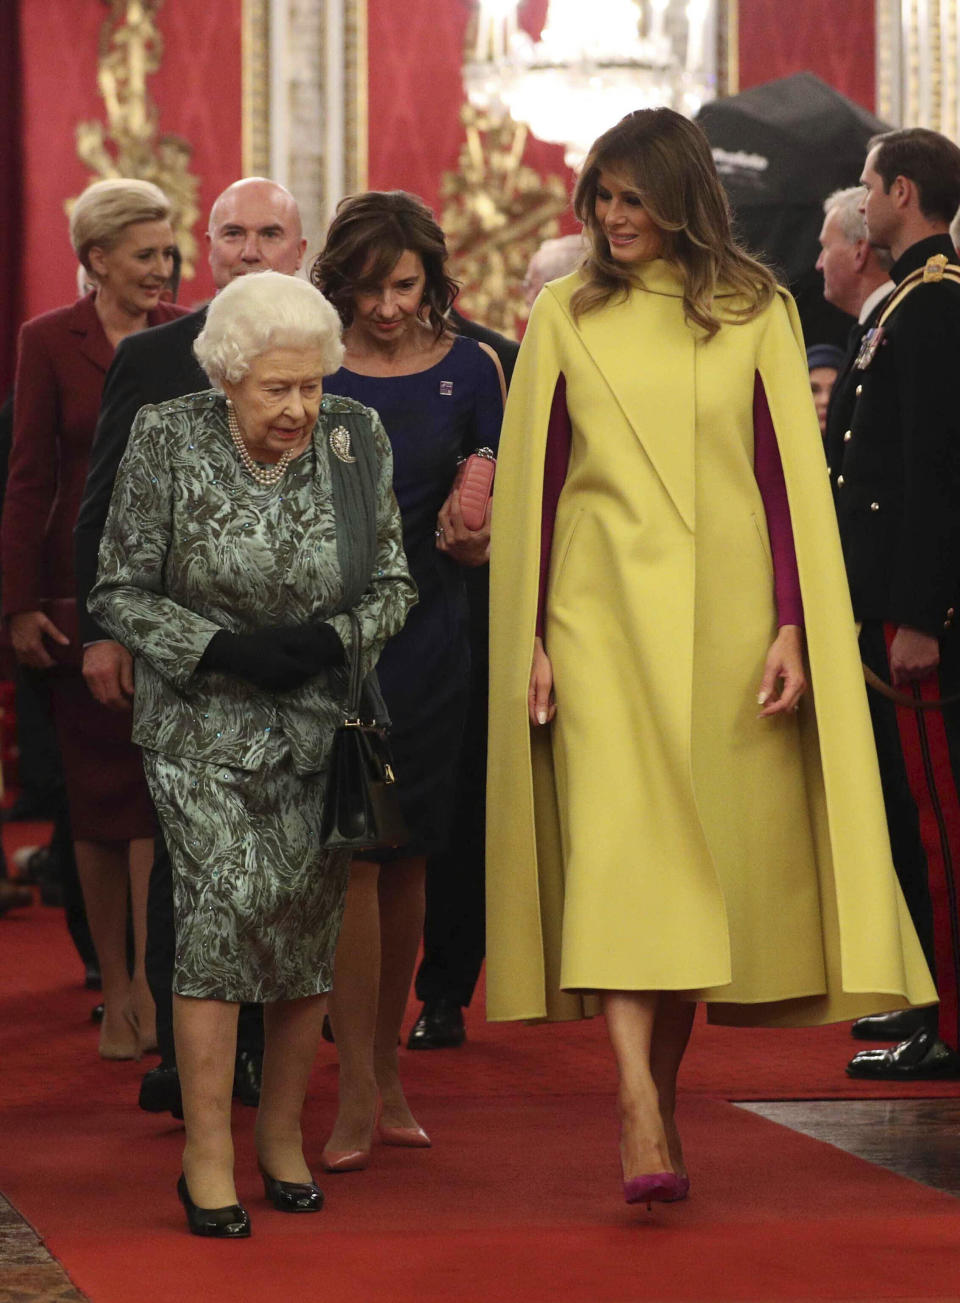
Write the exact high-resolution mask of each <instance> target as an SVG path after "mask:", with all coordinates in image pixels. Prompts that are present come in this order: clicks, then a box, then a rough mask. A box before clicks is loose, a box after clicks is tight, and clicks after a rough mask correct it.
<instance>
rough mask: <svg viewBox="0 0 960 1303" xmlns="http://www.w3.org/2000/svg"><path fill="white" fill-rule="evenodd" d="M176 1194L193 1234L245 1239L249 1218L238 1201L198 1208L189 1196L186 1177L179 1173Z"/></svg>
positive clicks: (217, 1238) (223, 1238) (218, 1238)
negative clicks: (184, 1210) (217, 1206)
mask: <svg viewBox="0 0 960 1303" xmlns="http://www.w3.org/2000/svg"><path fill="white" fill-rule="evenodd" d="M177 1194H178V1195H179V1196H180V1202H181V1203H182V1204H183V1206H184V1208H185V1209H186V1212H187V1225H188V1226H189V1227H190V1230H191V1232H192V1234H194V1235H209V1236H211V1237H212V1238H213V1239H216V1240H245V1239H247V1237H248V1236H249V1234H250V1218H249V1216H248V1215H247V1210H246V1208H244V1207H243V1205H242V1204H239V1203H231V1204H228V1205H227V1206H226V1207H225V1208H198V1207H197V1205H196V1204H195V1203H194V1202H193V1200H192V1199H191V1198H190V1191H189V1190H188V1189H187V1181H186V1177H185V1176H184V1175H183V1173H182V1172H181V1173H180V1179H179V1181H178V1182H177Z"/></svg>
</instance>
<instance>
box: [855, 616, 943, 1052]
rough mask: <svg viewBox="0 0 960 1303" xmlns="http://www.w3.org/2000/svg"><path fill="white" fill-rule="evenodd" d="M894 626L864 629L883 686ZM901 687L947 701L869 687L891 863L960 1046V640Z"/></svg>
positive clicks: (867, 652) (863, 646)
mask: <svg viewBox="0 0 960 1303" xmlns="http://www.w3.org/2000/svg"><path fill="white" fill-rule="evenodd" d="M895 632H896V629H895V627H894V626H892V625H885V624H882V623H881V622H880V621H870V620H868V621H864V623H863V627H862V629H861V633H860V654H861V656H862V658H863V662H864V664H865V665H867V666H869V667H870V669H872V670H873V672H874V673H875V674H876V675H878V677H879V678H881V679H882V680H883V681H884V682H885V683H889V682H890V668H889V659H888V654H889V646H890V642H891V641H892V638H893V635H894V633H895ZM897 686H898V688H899V689H900V690H901V691H902V692H905V693H906V694H907V695H915V697H916V698H918V699H919V700H921V701H927V702H933V701H937V702H941V701H943V702H946V703H947V704H944V705H943V706H942V707H941V706H937V707H935V708H933V709H926V710H920V709H911V708H910V707H907V706H900V705H895V704H894V703H893V702H891V701H889V700H887V699H886V698H884V697H882V696H881V695H880V694H879V693H878V692H876V691H875V690H874V689H872V688H868V689H867V696H868V699H869V703H870V718H871V721H872V724H873V732H874V737H875V739H876V744H877V758H878V760H879V763H880V779H881V783H882V785H883V799H884V805H885V807H886V813H887V825H888V828H889V832H890V845H891V849H892V851H893V862H894V866H895V868H896V871H897V877H898V879H899V881H900V886H901V889H902V891H903V894H904V899H905V900H906V904H907V908H908V910H909V911H910V917H911V918H912V919H913V924H914V927H915V928H916V930H917V935H918V937H919V938H920V944H921V946H922V947H923V952H924V954H925V955H926V957H927V962H928V963H929V965H930V969H931V972H932V973H933V976H934V980H935V982H936V985H937V993H938V995H939V996H940V1011H939V1036H940V1039H941V1040H943V1041H944V1042H945V1043H946V1044H947V1045H949V1046H950V1048H951V1049H953V1050H960V796H958V792H960V702H952V703H951V702H950V699H951V698H953V697H958V696H960V643H955V642H954V639H953V638H952V636H951V637H950V638H945V639H943V640H942V641H941V663H940V666H939V668H938V670H937V672H936V673H934V674H931V675H930V676H929V678H927V679H925V680H923V682H922V683H920V684H918V685H916V687H914V686H913V685H909V684H907V685H904V684H899V685H897ZM864 908H865V909H869V902H868V901H865V902H864Z"/></svg>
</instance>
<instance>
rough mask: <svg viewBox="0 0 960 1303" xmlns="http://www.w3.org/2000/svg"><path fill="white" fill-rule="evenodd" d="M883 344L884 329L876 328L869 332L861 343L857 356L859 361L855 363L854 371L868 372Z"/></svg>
mask: <svg viewBox="0 0 960 1303" xmlns="http://www.w3.org/2000/svg"><path fill="white" fill-rule="evenodd" d="M882 343H883V327H882V326H874V327H873V328H872V329H871V330H868V331H867V333H866V334H865V335H864V337H863V339H862V340H861V341H860V352H859V353H858V354H857V360H856V362H854V364H853V365H854V369H855V370H857V371H866V369H867V367H868V366H869V365H870V363H871V362H872V361H873V359H874V356H875V354H876V351H877V349H878V348H879V347H880V345H881V344H882Z"/></svg>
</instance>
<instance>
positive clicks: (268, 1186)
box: [260, 1167, 323, 1213]
mask: <svg viewBox="0 0 960 1303" xmlns="http://www.w3.org/2000/svg"><path fill="white" fill-rule="evenodd" d="M260 1175H261V1176H262V1177H263V1193H264V1194H265V1195H266V1197H267V1198H268V1199H269V1200H270V1202H271V1203H272V1204H273V1206H274V1208H276V1210H277V1212H281V1213H318V1212H319V1211H320V1209H321V1208H322V1207H323V1191H322V1190H321V1189H320V1187H319V1185H317V1183H316V1181H278V1180H277V1178H276V1177H275V1176H271V1175H270V1174H269V1172H265V1171H264V1170H263V1168H262V1167H261V1168H260Z"/></svg>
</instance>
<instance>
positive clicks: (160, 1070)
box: [137, 1063, 183, 1120]
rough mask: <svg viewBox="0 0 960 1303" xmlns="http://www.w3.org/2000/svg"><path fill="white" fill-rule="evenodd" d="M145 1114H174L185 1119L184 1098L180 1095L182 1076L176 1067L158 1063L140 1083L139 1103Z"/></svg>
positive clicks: (146, 1073) (144, 1075)
mask: <svg viewBox="0 0 960 1303" xmlns="http://www.w3.org/2000/svg"><path fill="white" fill-rule="evenodd" d="M137 1102H138V1104H139V1105H140V1107H141V1108H142V1109H143V1110H144V1112H145V1113H172V1114H173V1116H174V1117H175V1118H179V1119H181V1120H182V1119H183V1098H182V1096H181V1094H180V1076H179V1074H178V1072H177V1069H176V1065H175V1064H172V1063H158V1064H157V1066H156V1067H155V1068H151V1069H150V1071H149V1072H145V1073H144V1074H143V1077H142V1078H141V1081H140V1098H139V1100H138V1101H137Z"/></svg>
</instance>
